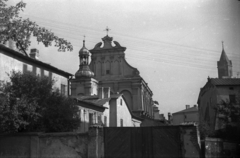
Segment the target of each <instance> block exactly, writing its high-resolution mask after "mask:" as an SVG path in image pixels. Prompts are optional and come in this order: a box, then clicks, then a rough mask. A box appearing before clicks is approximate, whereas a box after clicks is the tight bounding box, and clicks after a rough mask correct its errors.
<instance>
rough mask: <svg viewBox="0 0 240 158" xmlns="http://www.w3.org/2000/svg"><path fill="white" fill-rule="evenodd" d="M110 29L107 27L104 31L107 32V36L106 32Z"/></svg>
mask: <svg viewBox="0 0 240 158" xmlns="http://www.w3.org/2000/svg"><path fill="white" fill-rule="evenodd" d="M110 30H111V29H109V28H108V27H107V28H106V29H105V30H104V31H106V32H107V35H108V31H110Z"/></svg>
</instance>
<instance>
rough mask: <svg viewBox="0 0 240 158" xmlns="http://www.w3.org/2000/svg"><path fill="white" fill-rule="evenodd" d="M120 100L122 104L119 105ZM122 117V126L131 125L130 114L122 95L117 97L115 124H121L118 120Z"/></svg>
mask: <svg viewBox="0 0 240 158" xmlns="http://www.w3.org/2000/svg"><path fill="white" fill-rule="evenodd" d="M120 100H122V105H120ZM121 119H123V126H124V127H132V126H133V124H132V116H131V113H130V112H129V110H128V107H127V104H126V103H125V101H124V99H123V98H122V97H119V98H118V99H117V126H118V127H120V126H121V122H120V120H121Z"/></svg>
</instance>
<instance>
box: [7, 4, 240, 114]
mask: <svg viewBox="0 0 240 158" xmlns="http://www.w3.org/2000/svg"><path fill="white" fill-rule="evenodd" d="M17 2H19V0H9V3H10V4H16V3H17ZM23 2H25V3H27V6H26V8H25V10H24V12H23V13H21V16H22V17H23V18H29V19H30V20H32V21H35V22H37V24H39V25H40V26H43V27H45V28H47V29H50V30H51V31H52V32H54V33H55V34H56V35H57V36H59V37H62V38H64V39H66V40H68V41H70V42H71V43H72V45H73V51H72V52H58V51H57V48H55V47H47V48H45V47H44V46H43V45H42V44H38V43H37V42H36V41H35V40H34V39H33V40H32V45H31V47H30V48H37V49H39V51H40V60H41V61H43V62H46V63H49V64H51V65H52V66H55V67H58V68H60V69H62V70H64V71H67V72H70V73H72V74H75V72H76V71H77V70H78V67H79V59H78V51H79V50H80V49H81V47H82V41H83V36H84V35H85V36H86V47H87V48H88V49H92V48H93V47H94V46H95V44H97V43H98V42H101V38H103V37H104V36H106V31H104V30H105V29H106V27H107V26H108V27H109V28H110V29H111V30H110V31H109V33H108V34H109V36H110V37H113V40H115V41H118V42H119V43H120V44H121V45H122V46H124V47H126V48H127V49H126V51H125V56H126V60H127V62H128V63H129V64H130V65H132V66H133V67H135V68H137V69H138V70H139V71H140V75H141V76H142V77H143V78H144V80H145V81H146V82H147V83H148V86H149V87H150V89H151V90H152V92H153V100H156V101H158V102H159V110H160V113H163V114H165V117H166V116H167V115H166V114H167V113H168V112H170V113H174V112H177V111H180V110H183V109H185V105H190V106H193V105H195V104H197V99H198V94H199V91H200V88H201V87H203V86H204V85H205V83H206V82H207V78H208V76H209V77H211V78H216V77H218V74H217V61H218V60H219V59H220V55H221V52H222V41H224V44H223V45H224V50H225V52H226V54H227V56H228V58H229V59H230V60H232V63H233V76H234V77H240V2H239V1H238V0H151V1H150V0H34V1H33V0H23ZM28 52H29V50H28ZM238 72H239V74H238Z"/></svg>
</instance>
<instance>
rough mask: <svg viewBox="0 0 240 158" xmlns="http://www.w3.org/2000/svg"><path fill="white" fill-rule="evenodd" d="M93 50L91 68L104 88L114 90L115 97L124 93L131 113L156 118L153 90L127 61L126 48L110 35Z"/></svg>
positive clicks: (112, 92) (112, 91)
mask: <svg viewBox="0 0 240 158" xmlns="http://www.w3.org/2000/svg"><path fill="white" fill-rule="evenodd" d="M102 41H103V42H99V43H98V44H96V45H95V47H94V48H93V49H91V50H90V52H91V54H92V57H91V59H92V61H91V64H90V69H91V70H92V71H93V72H94V74H95V75H94V78H95V79H97V80H98V81H99V83H98V85H99V86H101V87H110V88H111V94H114V93H116V92H119V93H121V94H123V97H124V98H125V100H126V102H127V104H128V105H129V108H130V110H131V111H132V112H133V113H134V114H136V115H138V116H143V117H148V118H153V117H154V113H153V100H152V95H153V93H152V91H151V89H150V88H149V87H148V84H147V83H146V82H145V81H144V79H143V78H142V77H141V76H140V74H139V71H138V70H137V69H136V68H134V67H132V66H131V65H129V64H128V63H127V61H126V59H125V50H126V47H122V46H121V45H120V44H119V43H118V42H117V41H113V38H112V37H109V36H108V35H107V36H105V37H104V38H102Z"/></svg>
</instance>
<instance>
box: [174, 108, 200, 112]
mask: <svg viewBox="0 0 240 158" xmlns="http://www.w3.org/2000/svg"><path fill="white" fill-rule="evenodd" d="M196 111H198V108H197V107H191V108H188V109H184V110H181V111H178V112H175V113H173V114H179V113H186V112H196Z"/></svg>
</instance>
